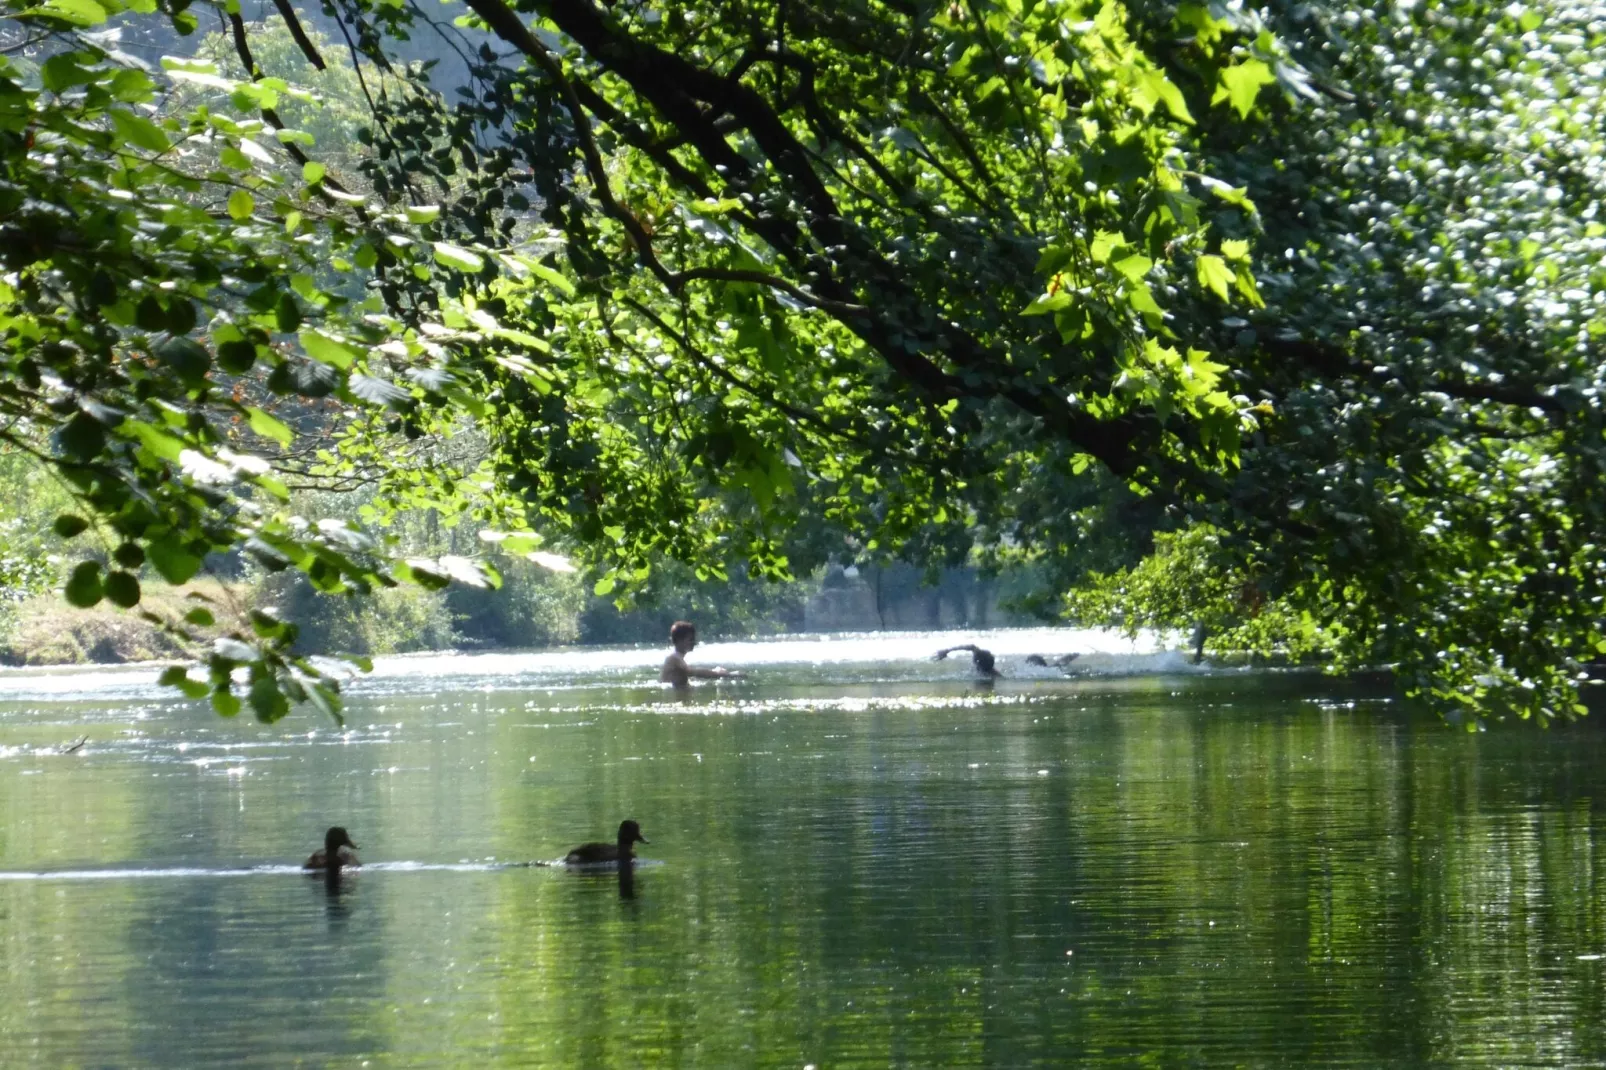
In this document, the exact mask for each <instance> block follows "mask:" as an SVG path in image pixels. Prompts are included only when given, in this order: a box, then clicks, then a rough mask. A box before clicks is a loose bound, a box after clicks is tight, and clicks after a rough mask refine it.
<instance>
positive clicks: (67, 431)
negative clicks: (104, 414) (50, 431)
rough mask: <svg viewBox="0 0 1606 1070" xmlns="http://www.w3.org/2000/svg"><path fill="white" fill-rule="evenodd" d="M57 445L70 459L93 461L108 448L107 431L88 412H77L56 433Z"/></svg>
mask: <svg viewBox="0 0 1606 1070" xmlns="http://www.w3.org/2000/svg"><path fill="white" fill-rule="evenodd" d="M125 426H126V424H125ZM56 444H57V445H58V446H60V447H61V451H62V452H63V453H65V454H66V455H67V456H69V457H73V458H76V459H77V460H80V461H88V460H93V459H94V458H95V456H96V455H97V454H99V453H100V451H101V450H102V449H104V448H105V446H106V431H105V429H104V428H102V427H101V424H100V421H99V420H97V419H95V418H94V417H93V416H90V415H89V414H88V413H87V412H75V413H73V415H72V419H70V420H68V421H67V423H66V424H65V425H64V426H63V427H62V428H61V430H59V431H57V432H56Z"/></svg>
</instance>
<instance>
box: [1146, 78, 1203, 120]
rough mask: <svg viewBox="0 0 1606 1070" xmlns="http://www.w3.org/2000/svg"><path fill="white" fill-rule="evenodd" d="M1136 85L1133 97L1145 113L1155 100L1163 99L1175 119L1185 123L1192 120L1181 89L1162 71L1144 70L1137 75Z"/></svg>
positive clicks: (1152, 106) (1151, 107)
mask: <svg viewBox="0 0 1606 1070" xmlns="http://www.w3.org/2000/svg"><path fill="white" fill-rule="evenodd" d="M1136 86H1137V91H1136V92H1135V93H1134V98H1135V99H1136V101H1137V104H1138V107H1140V108H1142V109H1143V111H1144V112H1145V113H1147V112H1149V111H1150V110H1152V109H1153V108H1154V104H1155V102H1156V101H1163V102H1164V103H1165V106H1166V109H1167V110H1168V111H1170V112H1171V114H1172V115H1173V116H1175V117H1176V118H1177V119H1180V120H1182V121H1183V122H1185V123H1192V122H1193V116H1192V115H1191V114H1190V113H1189V112H1188V102H1187V101H1186V100H1184V99H1183V98H1182V90H1180V89H1178V88H1177V87H1176V86H1175V85H1174V84H1173V83H1172V82H1171V80H1170V79H1169V78H1167V77H1166V76H1165V74H1164V72H1162V71H1159V70H1151V71H1144V72H1142V73H1141V74H1139V75H1138V76H1137V79H1136Z"/></svg>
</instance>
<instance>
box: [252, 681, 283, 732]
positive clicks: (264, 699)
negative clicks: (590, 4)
mask: <svg viewBox="0 0 1606 1070" xmlns="http://www.w3.org/2000/svg"><path fill="white" fill-rule="evenodd" d="M250 698H251V709H252V710H253V711H255V712H256V715H257V720H259V721H261V722H263V723H264V724H272V723H273V722H275V721H277V720H279V719H280V718H282V717H283V716H284V715H285V714H287V713H289V712H290V701H289V700H288V699H286V698H285V697H284V692H283V691H281V690H280V689H279V681H278V680H277V679H276V678H274V677H272V676H269V675H267V674H266V673H264V674H263V675H261V676H258V677H257V678H256V679H255V680H252V681H251V695H250Z"/></svg>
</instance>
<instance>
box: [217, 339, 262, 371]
mask: <svg viewBox="0 0 1606 1070" xmlns="http://www.w3.org/2000/svg"><path fill="white" fill-rule="evenodd" d="M256 359H257V347H256V346H255V345H253V344H252V343H251V342H249V341H248V340H246V339H244V338H231V339H230V340H229V341H227V342H222V343H220V344H219V345H218V347H217V366H218V367H219V368H222V369H223V370H224V371H226V372H228V373H229V374H230V375H244V374H245V373H246V372H248V371H250V370H251V366H252V365H253V364H255V363H256Z"/></svg>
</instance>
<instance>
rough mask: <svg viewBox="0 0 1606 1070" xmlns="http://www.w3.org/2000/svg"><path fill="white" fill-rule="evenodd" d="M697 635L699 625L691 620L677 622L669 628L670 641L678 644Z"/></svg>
mask: <svg viewBox="0 0 1606 1070" xmlns="http://www.w3.org/2000/svg"><path fill="white" fill-rule="evenodd" d="M696 634H697V625H695V624H693V623H692V622H691V621H689V620H677V621H676V622H675V623H673V624H671V625H670V626H669V641H670V642H671V643H678V642H680V641H681V640H682V639H689V638H691V637H692V636H695V635H696Z"/></svg>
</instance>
